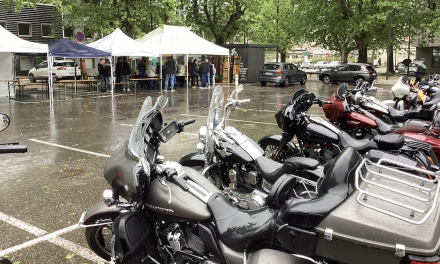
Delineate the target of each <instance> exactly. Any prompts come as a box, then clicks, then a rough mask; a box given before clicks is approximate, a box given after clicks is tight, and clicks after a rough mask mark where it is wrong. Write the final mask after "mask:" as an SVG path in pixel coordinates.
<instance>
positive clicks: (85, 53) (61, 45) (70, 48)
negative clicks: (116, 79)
mask: <svg viewBox="0 0 440 264" xmlns="http://www.w3.org/2000/svg"><path fill="white" fill-rule="evenodd" d="M48 45H49V52H48V56H47V58H48V70H49V75H48V76H52V67H53V62H54V58H55V57H63V58H98V57H108V59H109V61H110V65H111V67H112V68H111V73H112V76H111V78H112V80H113V63H112V54H111V53H110V52H105V51H102V50H99V49H95V48H92V47H88V46H85V45H82V44H80V43H78V42H74V41H71V40H68V39H64V38H61V39H57V40H54V41H51V42H49V43H48ZM112 95H113V81H112ZM49 96H50V101H51V102H52V101H53V79H52V78H49Z"/></svg>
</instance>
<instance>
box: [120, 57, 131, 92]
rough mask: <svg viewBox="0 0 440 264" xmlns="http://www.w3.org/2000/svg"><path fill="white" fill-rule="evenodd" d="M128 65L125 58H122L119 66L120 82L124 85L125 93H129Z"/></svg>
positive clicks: (129, 70)
mask: <svg viewBox="0 0 440 264" xmlns="http://www.w3.org/2000/svg"><path fill="white" fill-rule="evenodd" d="M130 73H131V69H130V64H128V62H127V57H123V58H122V64H121V81H122V82H123V83H124V84H123V85H124V88H125V91H126V92H130V86H129V83H128V82H129V80H130Z"/></svg>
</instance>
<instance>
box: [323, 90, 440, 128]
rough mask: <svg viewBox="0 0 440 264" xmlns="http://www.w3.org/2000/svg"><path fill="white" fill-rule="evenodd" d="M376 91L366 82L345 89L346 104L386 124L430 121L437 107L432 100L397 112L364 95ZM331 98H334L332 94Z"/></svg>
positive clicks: (422, 125) (421, 124)
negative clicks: (416, 120) (412, 120)
mask: <svg viewBox="0 0 440 264" xmlns="http://www.w3.org/2000/svg"><path fill="white" fill-rule="evenodd" d="M377 89H378V88H376V87H370V84H369V83H368V82H362V83H359V84H358V85H357V86H356V87H355V88H354V89H346V100H347V103H348V104H353V105H358V106H360V107H361V108H362V109H364V110H366V111H368V112H369V113H371V114H373V115H375V116H377V117H379V118H380V119H381V120H382V121H384V122H386V123H388V124H397V123H402V122H405V121H408V120H410V119H419V120H424V121H432V119H433V117H434V115H435V112H436V111H437V109H438V106H439V104H438V102H437V100H432V101H429V102H426V103H424V104H422V105H420V104H415V105H413V106H411V107H410V108H409V109H407V110H403V111H399V110H396V109H395V108H394V107H391V106H388V105H386V104H384V103H383V102H380V101H378V100H377V99H376V98H374V97H373V96H367V95H366V94H367V92H375V91H377ZM332 96H333V97H334V94H333V95H332ZM423 123H426V122H423ZM423 123H420V124H419V125H420V126H421V127H424V126H425V125H424V124H423ZM416 124H417V122H415V123H414V122H413V126H414V125H416ZM399 127H400V126H399ZM399 127H396V128H399ZM414 132H415V131H414Z"/></svg>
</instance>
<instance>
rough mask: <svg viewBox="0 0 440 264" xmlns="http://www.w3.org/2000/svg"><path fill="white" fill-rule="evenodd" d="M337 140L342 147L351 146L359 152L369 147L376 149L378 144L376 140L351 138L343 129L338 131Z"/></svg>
mask: <svg viewBox="0 0 440 264" xmlns="http://www.w3.org/2000/svg"><path fill="white" fill-rule="evenodd" d="M338 136H339V140H340V141H341V146H342V147H343V148H348V147H353V148H354V149H355V150H357V151H359V152H360V153H365V152H367V151H369V150H371V149H377V148H378V146H377V144H376V142H374V141H372V140H358V139H354V138H352V137H351V136H350V135H349V134H347V133H346V132H344V131H339V133H338Z"/></svg>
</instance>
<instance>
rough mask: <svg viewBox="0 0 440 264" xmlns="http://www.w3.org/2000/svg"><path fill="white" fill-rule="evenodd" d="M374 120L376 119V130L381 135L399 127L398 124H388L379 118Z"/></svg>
mask: <svg viewBox="0 0 440 264" xmlns="http://www.w3.org/2000/svg"><path fill="white" fill-rule="evenodd" d="M374 121H376V124H377V131H378V132H379V134H382V135H385V134H389V133H391V132H393V131H395V130H398V129H399V128H400V125H389V124H387V123H385V122H384V121H382V120H381V119H380V118H376V119H375V120H374Z"/></svg>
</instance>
